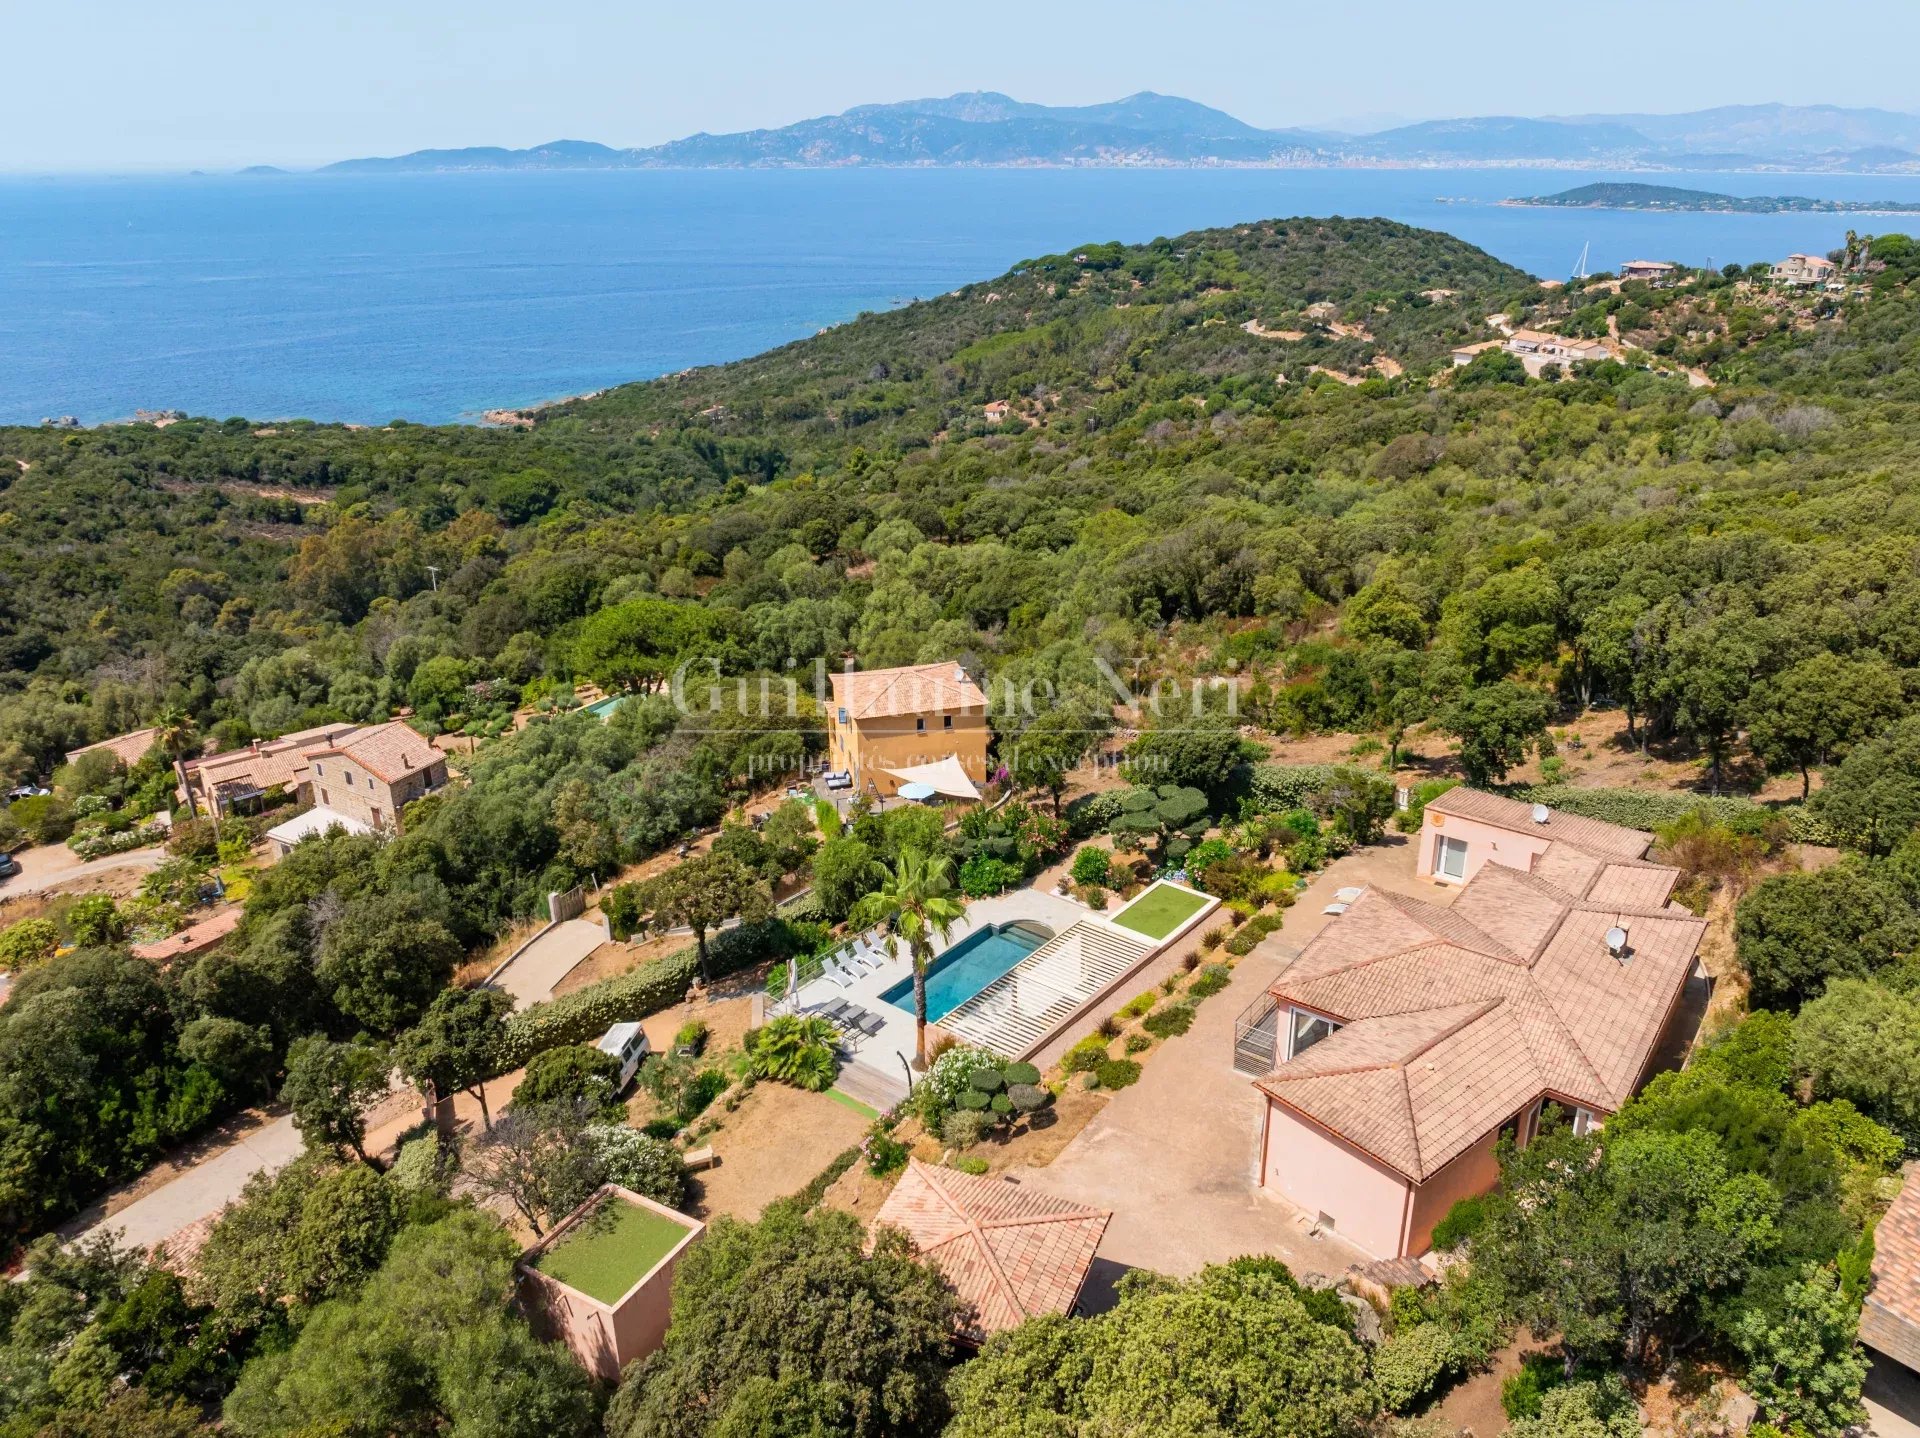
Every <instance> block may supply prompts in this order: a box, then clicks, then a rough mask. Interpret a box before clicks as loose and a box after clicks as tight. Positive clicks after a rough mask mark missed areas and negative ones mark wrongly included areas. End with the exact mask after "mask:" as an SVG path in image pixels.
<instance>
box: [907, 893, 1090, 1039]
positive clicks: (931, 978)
mask: <svg viewBox="0 0 1920 1438" xmlns="http://www.w3.org/2000/svg"><path fill="white" fill-rule="evenodd" d="M1052 937H1053V932H1052V931H1051V930H1050V929H1048V928H1046V927H1045V926H1044V925H1042V924H1036V923H1033V922H1032V921H1031V920H1028V919H1020V920H1017V921H1015V922H1014V923H1011V924H1007V925H1005V926H1003V927H1001V928H998V929H982V930H980V931H979V932H978V933H975V934H968V935H967V936H966V937H965V938H964V939H962V940H961V941H960V942H959V943H957V944H955V945H954V946H953V947H952V948H950V949H948V950H947V951H946V952H945V953H944V954H942V955H940V957H938V958H937V959H935V960H934V961H933V962H932V963H931V964H929V965H927V1022H929V1023H936V1024H937V1023H939V1022H940V1020H941V1019H943V1018H945V1017H946V1016H947V1015H948V1014H950V1013H952V1012H953V1011H954V1010H955V1009H957V1008H959V1007H960V1005H962V1004H964V1003H965V1002H966V1001H967V1000H968V999H970V998H972V997H973V996H974V995H975V994H977V993H979V992H980V990H982V989H984V988H985V987H986V986H987V985H988V984H990V983H992V982H993V981H994V980H995V979H997V978H999V977H1000V976H1001V975H1003V974H1005V973H1006V972H1007V971H1008V970H1009V969H1011V968H1012V967H1013V966H1014V965H1015V964H1017V963H1019V962H1020V961H1021V960H1022V959H1024V958H1025V957H1026V956H1027V955H1028V954H1030V953H1032V952H1033V951H1034V950H1035V949H1037V948H1039V947H1040V946H1041V945H1042V944H1044V943H1045V942H1046V941H1047V940H1048V939H1050V938H1052ZM880 997H881V998H882V999H883V1000H884V1001H886V1002H887V1003H890V1004H892V1005H893V1006H894V1007H895V1008H896V1009H904V1010H906V1012H908V1013H912V1012H913V975H911V974H909V975H907V977H906V978H904V979H902V980H901V981H900V982H899V983H897V984H895V985H894V986H893V987H892V988H890V989H888V990H887V991H886V992H885V993H883V994H881V995H880Z"/></svg>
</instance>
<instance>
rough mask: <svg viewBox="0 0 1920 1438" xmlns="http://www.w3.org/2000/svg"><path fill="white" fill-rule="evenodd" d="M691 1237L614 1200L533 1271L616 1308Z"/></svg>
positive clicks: (646, 1212) (656, 1216) (569, 1234)
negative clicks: (660, 1262)
mask: <svg viewBox="0 0 1920 1438" xmlns="http://www.w3.org/2000/svg"><path fill="white" fill-rule="evenodd" d="M686 1236H687V1230H686V1228H685V1227H684V1226H683V1225H681V1224H678V1223H675V1222H674V1221H673V1220H672V1219H670V1218H662V1217H661V1216H660V1215H659V1214H657V1213H655V1212H653V1211H652V1210H651V1209H646V1208H641V1207H640V1206H639V1205H638V1204H632V1203H628V1202H626V1201H625V1200H624V1199H621V1198H612V1199H609V1200H608V1201H607V1202H605V1203H603V1204H601V1205H600V1207H599V1208H597V1209H595V1210H594V1211H593V1212H592V1213H590V1214H588V1215H587V1217H586V1218H584V1219H582V1220H581V1221H580V1222H579V1223H577V1224H575V1225H574V1226H573V1227H572V1228H571V1229H569V1230H568V1231H567V1232H566V1233H565V1234H564V1235H563V1236H562V1237H561V1239H560V1241H559V1242H558V1243H556V1244H554V1245H553V1247H551V1248H549V1249H548V1250H547V1251H546V1252H545V1253H543V1254H541V1255H540V1257H539V1259H538V1260H537V1261H536V1262H535V1263H534V1267H535V1268H538V1269H539V1270H540V1271H541V1272H542V1273H544V1274H546V1275H547V1276H548V1277H549V1278H556V1279H558V1280H559V1281H560V1282H562V1283H564V1284H566V1285H567V1287H569V1288H577V1289H579V1290H580V1292H582V1293H584V1294H586V1295H587V1296H588V1297H589V1298H597V1299H599V1300H600V1301H601V1302H602V1303H615V1302H618V1301H619V1299H620V1297H621V1295H623V1294H624V1293H625V1292H626V1291H627V1290H628V1289H629V1288H632V1287H633V1285H634V1284H636V1283H638V1282H639V1281H640V1280H641V1279H642V1278H643V1277H645V1276H646V1274H647V1273H649V1272H650V1271H651V1270H652V1268H653V1266H654V1265H655V1264H656V1263H658V1262H659V1261H660V1260H661V1259H663V1258H665V1257H666V1256H667V1254H668V1253H670V1252H672V1250H673V1248H674V1245H676V1244H677V1243H679V1242H680V1240H681V1239H683V1238H685V1237H686Z"/></svg>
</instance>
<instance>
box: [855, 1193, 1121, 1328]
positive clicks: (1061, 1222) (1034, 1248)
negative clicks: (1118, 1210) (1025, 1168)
mask: <svg viewBox="0 0 1920 1438" xmlns="http://www.w3.org/2000/svg"><path fill="white" fill-rule="evenodd" d="M1112 1216H1113V1215H1112V1214H1110V1213H1107V1212H1105V1211H1104V1210H1101V1209H1097V1208H1084V1207H1082V1206H1081V1205H1079V1204H1077V1203H1070V1202H1068V1201H1067V1200H1065V1199H1060V1198H1054V1197H1051V1196H1050V1195H1048V1194H1044V1193H1040V1192H1038V1191H1037V1190H1035V1189H1032V1188H1028V1187H1026V1186H1025V1185H1022V1184H1013V1183H1008V1182H1006V1181H1005V1180H1004V1179H993V1178H982V1177H975V1176H974V1175H972V1174H966V1173H960V1172H958V1171H956V1170H953V1169H946V1168H933V1167H930V1166H929V1165H927V1164H924V1163H921V1162H920V1161H919V1160H918V1159H914V1160H912V1161H911V1162H909V1163H908V1165H907V1171H906V1173H905V1174H903V1175H902V1176H901V1179H900V1182H899V1183H897V1184H895V1185H894V1188H893V1192H892V1193H890V1194H888V1195H887V1200H886V1202H885V1203H883V1204H881V1205H880V1211H879V1213H877V1214H875V1215H874V1220H873V1221H874V1226H875V1227H876V1228H878V1227H882V1226H886V1227H892V1228H898V1229H901V1230H902V1231H904V1232H905V1233H906V1235H907V1237H908V1239H909V1240H910V1241H911V1242H912V1244H913V1247H914V1249H915V1251H916V1252H918V1253H919V1254H920V1255H921V1256H922V1257H923V1258H926V1259H927V1260H928V1261H930V1262H932V1263H933V1264H934V1265H935V1266H936V1267H938V1268H939V1270H940V1273H941V1276H942V1277H944V1278H945V1279H946V1281H947V1283H948V1284H949V1285H950V1286H951V1287H952V1288H953V1290H954V1292H955V1293H956V1294H958V1295H959V1297H960V1300H961V1302H962V1303H963V1304H964V1305H965V1306H966V1309H967V1314H966V1317H965V1319H964V1320H963V1324H962V1332H963V1333H964V1334H965V1336H967V1337H968V1338H971V1339H973V1340H974V1341H976V1342H978V1341H979V1340H981V1339H983V1338H985V1337H986V1336H987V1335H989V1334H993V1333H998V1332H1000V1331H1001V1330H1003V1329H1007V1328H1012V1327H1015V1326H1016V1325H1018V1324H1019V1323H1021V1322H1023V1321H1024V1320H1025V1319H1027V1318H1029V1317H1031V1316H1033V1315H1035V1314H1039V1313H1068V1312H1070V1311H1071V1310H1072V1308H1073V1305H1074V1302H1075V1301H1076V1300H1077V1299H1078V1298H1079V1296H1080V1287H1081V1285H1082V1284H1083V1283H1084V1282H1085V1281H1086V1277H1087V1270H1088V1269H1089V1268H1090V1267H1091V1266H1092V1264H1093V1255H1094V1252H1095V1250H1097V1249H1098V1248H1099V1247H1100V1239H1101V1237H1102V1235H1104V1234H1105V1233H1106V1230H1107V1221H1108V1220H1109V1219H1110V1218H1111V1217H1112Z"/></svg>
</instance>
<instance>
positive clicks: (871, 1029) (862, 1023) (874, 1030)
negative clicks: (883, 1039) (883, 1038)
mask: <svg viewBox="0 0 1920 1438" xmlns="http://www.w3.org/2000/svg"><path fill="white" fill-rule="evenodd" d="M853 1026H854V1027H855V1028H856V1029H858V1030H860V1032H861V1033H863V1034H865V1035H866V1036H867V1037H868V1038H870V1039H877V1038H879V1037H880V1031H881V1030H882V1029H884V1028H885V1027H886V1026H887V1025H886V1020H884V1019H882V1018H881V1017H880V1016H879V1015H878V1014H870V1013H868V1012H867V1011H866V1010H864V1009H862V1010H861V1011H860V1017H859V1018H857V1019H855V1020H854V1021H853Z"/></svg>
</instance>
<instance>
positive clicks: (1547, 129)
mask: <svg viewBox="0 0 1920 1438" xmlns="http://www.w3.org/2000/svg"><path fill="white" fill-rule="evenodd" d="M852 165H918V166H939V165H1100V166H1127V165H1140V166H1187V165H1247V166H1298V167H1316V166H1320V167H1331V166H1367V165H1392V166H1420V165H1434V166H1480V165H1485V166H1525V165H1574V166H1595V167H1600V166H1605V167H1612V168H1620V169H1635V168H1646V169H1715V170H1786V169H1790V170H1826V171H1848V172H1870V173H1879V174H1902V173H1913V174H1920V116H1915V115H1904V114H1897V113H1895V112H1893V111H1890V110H1867V109H1846V108H1843V107H1841V106H1837V105H1730V106H1722V107H1720V108H1718V109H1713V110H1696V111H1693V112H1691V113H1689V114H1683V115H1575V116H1553V117H1546V118H1539V119H1528V118H1524V117H1520V116H1508V115H1489V116H1479V117H1475V118H1470V119H1460V120H1429V121H1425V122H1422V123H1420V124H1415V125H1402V126H1398V127H1396V128H1394V129H1390V130H1381V131H1378V132H1376V133H1373V134H1366V135H1348V134H1340V133H1337V132H1335V131H1331V130H1299V129H1294V130H1263V129H1260V128H1258V127H1256V126H1253V125H1249V124H1247V123H1246V122H1245V121H1243V120H1238V119H1235V118H1234V117H1233V116H1232V115H1229V114H1227V113H1225V112H1224V111H1221V110H1216V109H1213V108H1212V107H1211V106H1207V105H1202V104H1200V103H1198V102H1197V101H1193V100H1183V99H1180V98H1179V97H1178V96H1173V95H1156V94H1154V93H1152V92H1151V91H1142V92H1141V93H1140V94H1138V95H1129V96H1127V98H1125V99H1124V100H1115V101H1112V102H1110V103H1108V104H1104V105H1034V104H1028V103H1025V102H1023V101H1020V100H1015V99H1013V98H1011V97H1010V96H1007V95H1001V94H997V93H995V92H993V91H973V92H969V93H966V94H960V95H949V96H947V97H946V98H945V99H933V100H906V101H902V102H900V103H898V104H891V105H859V106H856V107H855V108H853V109H851V110H848V111H847V112H846V113H844V114H840V115H824V116H821V117H819V118H818V119H812V120H802V121H800V122H799V123H797V124H793V125H783V126H781V127H780V128H779V129H773V130H744V131H740V132H739V133H736V134H730V135H709V134H704V133H702V134H698V135H689V136H688V137H687V138H685V139H683V140H673V141H670V142H669V143H667V144H664V145H653V146H649V147H646V148H640V149H619V148H615V147H613V146H609V145H602V144H596V143H594V142H592V141H588V140H555V141H553V142H551V143H549V144H545V145H536V146H534V147H533V148H531V149H527V150H509V149H501V148H498V147H494V146H476V147H473V148H470V149H457V150H416V151H414V152H413V153H412V154H408V155H395V156H390V157H386V158H378V159H360V160H342V161H340V162H339V163H338V164H333V165H328V166H327V167H326V169H327V170H328V171H331V172H336V173H357V174H368V173H379V172H400V171H419V170H589V169H595V170H597V169H750V168H774V167H789V166H821V167H825V166H852Z"/></svg>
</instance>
